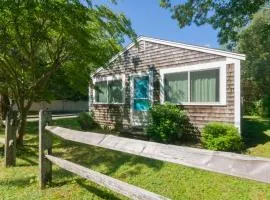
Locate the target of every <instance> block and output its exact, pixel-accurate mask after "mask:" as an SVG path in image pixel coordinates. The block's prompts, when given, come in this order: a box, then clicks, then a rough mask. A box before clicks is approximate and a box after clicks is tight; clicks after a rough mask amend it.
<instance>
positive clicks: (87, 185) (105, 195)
mask: <svg viewBox="0 0 270 200" xmlns="http://www.w3.org/2000/svg"><path fill="white" fill-rule="evenodd" d="M59 180H60V181H59ZM71 183H76V184H78V185H80V186H81V187H83V188H84V189H86V190H87V191H88V192H91V193H93V194H95V195H96V196H98V197H100V198H101V199H110V200H120V198H118V197H117V196H115V195H114V194H113V193H110V192H108V191H105V190H102V189H100V188H99V187H97V186H95V185H91V184H92V182H91V181H90V180H85V179H83V178H79V177H77V176H76V175H74V174H72V173H71V172H68V171H65V170H63V169H56V170H53V179H52V183H51V185H50V187H61V186H64V185H66V184H71Z"/></svg>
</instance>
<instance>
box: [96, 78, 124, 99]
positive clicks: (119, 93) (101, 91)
mask: <svg viewBox="0 0 270 200" xmlns="http://www.w3.org/2000/svg"><path fill="white" fill-rule="evenodd" d="M95 86H96V87H97V89H96V90H95V103H106V104H107V103H108V104H116V103H123V85H122V80H108V81H99V82H96V83H95Z"/></svg>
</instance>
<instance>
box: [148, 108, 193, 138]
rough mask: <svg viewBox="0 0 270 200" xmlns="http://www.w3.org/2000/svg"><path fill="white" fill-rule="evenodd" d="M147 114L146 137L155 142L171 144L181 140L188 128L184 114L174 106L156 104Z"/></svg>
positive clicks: (187, 118) (186, 117) (187, 119)
mask: <svg viewBox="0 0 270 200" xmlns="http://www.w3.org/2000/svg"><path fill="white" fill-rule="evenodd" d="M149 114H150V120H149V124H148V127H147V130H146V131H147V135H148V136H149V137H150V139H153V140H155V141H157V142H163V143H172V142H174V141H175V140H176V139H179V138H181V136H182V135H183V133H184V132H185V129H186V127H190V121H189V117H188V116H187V114H186V112H185V111H184V110H183V109H182V108H180V107H179V106H176V105H172V104H168V103H165V104H164V105H160V104H156V105H153V107H152V108H151V109H150V110H149Z"/></svg>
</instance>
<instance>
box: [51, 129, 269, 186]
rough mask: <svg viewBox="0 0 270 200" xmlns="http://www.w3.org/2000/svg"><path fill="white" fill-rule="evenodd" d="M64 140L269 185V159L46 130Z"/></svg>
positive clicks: (62, 130) (108, 136)
mask: <svg viewBox="0 0 270 200" xmlns="http://www.w3.org/2000/svg"><path fill="white" fill-rule="evenodd" d="M46 130H48V131H50V132H51V133H53V135H55V136H58V137H60V138H62V139H65V140H69V141H74V142H78V143H83V144H88V145H93V146H97V147H102V148H106V149H111V150H115V151H121V152H124V153H130V154H133V155H138V156H143V157H147V158H151V159H157V160H160V161H167V162H172V163H175V164H180V165H185V166H189V167H195V168H199V169H204V170H208V171H213V172H219V173H223V174H227V175H232V176H237V177H242V178H248V179H252V180H257V181H261V182H265V183H270V173H269V171H270V159H267V158H260V157H252V156H246V155H240V154H235V153H229V152H218V151H209V150H204V149H196V148H189V147H181V146H176V145H167V144H160V143H155V142H148V141H141V140H134V139H129V138H123V137H118V136H114V135H109V134H107V135H105V134H100V133H93V132H81V131H75V130H70V129H66V128H62V127H54V126H47V127H46Z"/></svg>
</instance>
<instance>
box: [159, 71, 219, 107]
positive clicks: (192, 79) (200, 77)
mask: <svg viewBox="0 0 270 200" xmlns="http://www.w3.org/2000/svg"><path fill="white" fill-rule="evenodd" d="M163 80H164V90H163V91H164V100H165V101H167V102H171V103H175V104H178V103H193V102H194V103H217V102H219V100H220V84H219V69H209V70H199V71H198V70H197V71H185V72H176V73H168V74H164V79H163Z"/></svg>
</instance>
